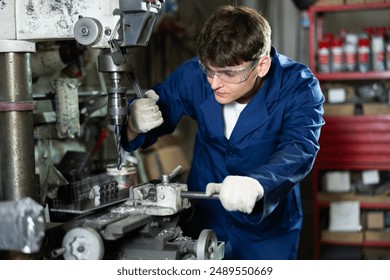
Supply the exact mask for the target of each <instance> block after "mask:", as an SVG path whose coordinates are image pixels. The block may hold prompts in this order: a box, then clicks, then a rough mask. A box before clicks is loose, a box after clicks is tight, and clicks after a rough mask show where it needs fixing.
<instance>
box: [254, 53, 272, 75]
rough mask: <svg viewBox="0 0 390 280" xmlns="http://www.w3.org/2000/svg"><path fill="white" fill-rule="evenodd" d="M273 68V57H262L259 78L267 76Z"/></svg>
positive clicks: (259, 64)
mask: <svg viewBox="0 0 390 280" xmlns="http://www.w3.org/2000/svg"><path fill="white" fill-rule="evenodd" d="M270 67H271V57H270V56H268V55H265V56H262V57H261V58H260V60H259V62H258V64H257V69H258V74H257V76H259V77H261V78H262V77H264V76H265V75H267V73H268V71H269V69H270Z"/></svg>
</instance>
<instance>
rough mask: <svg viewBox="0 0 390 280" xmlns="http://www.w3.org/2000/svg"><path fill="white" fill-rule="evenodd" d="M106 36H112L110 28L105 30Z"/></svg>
mask: <svg viewBox="0 0 390 280" xmlns="http://www.w3.org/2000/svg"><path fill="white" fill-rule="evenodd" d="M104 34H105V35H106V36H110V35H111V29H110V28H106V29H105V30H104Z"/></svg>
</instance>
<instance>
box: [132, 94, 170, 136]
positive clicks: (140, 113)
mask: <svg viewBox="0 0 390 280" xmlns="http://www.w3.org/2000/svg"><path fill="white" fill-rule="evenodd" d="M158 99H159V96H158V95H157V94H156V92H155V91H154V90H148V91H147V92H146V93H145V97H143V98H137V99H135V100H134V101H133V102H131V104H130V116H129V122H128V123H129V127H130V129H131V130H132V131H133V132H136V133H146V132H148V131H150V130H152V129H153V128H156V127H158V126H160V125H161V124H162V123H163V122H164V119H163V117H162V114H161V111H160V109H159V108H158V106H157V104H156V103H157V101H158Z"/></svg>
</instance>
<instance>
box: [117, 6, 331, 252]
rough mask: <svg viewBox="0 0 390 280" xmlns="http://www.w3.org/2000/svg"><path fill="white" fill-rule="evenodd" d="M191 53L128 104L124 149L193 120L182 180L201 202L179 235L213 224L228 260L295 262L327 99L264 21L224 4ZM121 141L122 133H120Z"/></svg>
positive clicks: (151, 140)
mask: <svg viewBox="0 0 390 280" xmlns="http://www.w3.org/2000/svg"><path fill="white" fill-rule="evenodd" d="M196 51H197V56H196V57H194V58H193V59H190V60H189V61H187V62H184V63H183V64H182V65H181V66H180V67H179V68H178V69H177V70H175V71H174V72H173V73H172V74H171V75H170V76H169V77H168V78H167V79H166V80H165V81H163V82H162V83H160V84H158V85H157V86H156V87H154V89H153V90H151V91H149V92H148V93H147V94H146V95H147V98H142V99H137V100H135V101H133V102H132V103H131V105H130V111H131V113H130V115H129V122H128V126H127V131H126V132H127V139H128V140H129V142H126V143H123V146H124V147H125V149H127V150H128V151H132V150H134V149H137V148H138V147H140V146H142V147H146V146H149V145H151V144H153V143H155V141H156V140H157V138H158V137H159V136H162V135H165V134H169V133H172V132H173V131H174V129H175V127H176V125H177V124H178V122H179V121H180V119H181V118H182V117H183V116H190V117H191V118H193V119H194V120H196V121H197V124H198V128H197V133H196V139H195V147H194V155H193V161H192V165H191V171H190V173H189V176H188V182H187V184H188V188H189V190H191V191H201V192H206V194H208V195H212V194H213V193H219V194H220V201H218V200H206V199H205V200H200V201H199V203H198V204H196V205H195V209H194V217H193V218H192V220H191V221H189V222H188V224H187V225H186V226H185V227H184V233H185V234H186V235H190V236H193V237H194V238H196V237H198V236H199V233H200V231H201V230H202V229H205V228H208V229H212V230H213V231H214V232H215V233H216V234H217V237H218V240H222V241H225V242H226V245H225V258H226V259H295V258H296V257H297V250H298V243H299V236H300V232H301V227H302V208H301V200H300V190H299V188H300V187H299V183H300V181H301V180H302V179H303V178H304V177H305V176H306V175H307V174H308V173H309V172H310V170H311V168H312V166H313V163H314V160H315V157H316V154H317V152H318V150H319V145H318V139H319V136H320V129H321V126H322V125H323V124H324V121H323V118H322V116H323V107H322V105H323V102H324V97H323V94H322V92H321V89H320V86H319V82H318V80H317V79H316V78H315V77H314V76H313V74H312V73H311V71H310V70H309V68H308V67H306V66H305V65H302V64H300V63H297V62H294V61H293V60H291V59H289V58H288V57H286V56H283V55H281V54H278V53H277V51H276V50H275V48H274V47H272V46H271V29H270V26H269V24H268V22H267V21H266V19H265V18H264V17H262V16H261V15H260V14H259V13H258V12H256V11H255V10H253V9H251V8H248V7H233V6H222V7H220V8H219V9H218V10H216V11H215V12H214V13H213V14H212V15H211V17H210V18H209V19H208V20H207V21H206V23H205V25H204V27H203V29H202V30H201V32H200V34H199V37H198V40H197V45H196ZM122 138H125V137H122Z"/></svg>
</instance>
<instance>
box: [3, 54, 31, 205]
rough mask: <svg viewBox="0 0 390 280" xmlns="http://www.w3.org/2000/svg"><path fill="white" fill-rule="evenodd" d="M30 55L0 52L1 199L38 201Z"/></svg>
mask: <svg viewBox="0 0 390 280" xmlns="http://www.w3.org/2000/svg"><path fill="white" fill-rule="evenodd" d="M30 55H31V54H30V53H24V52H6V53H0V108H1V109H0V127H1V129H2V131H3V134H4V135H3V136H2V137H0V149H1V155H2V156H1V166H0V168H1V170H2V176H1V188H2V197H1V198H0V199H2V200H16V199H20V198H23V197H31V198H33V199H35V200H38V196H37V191H36V182H35V159H34V137H33V109H34V102H33V98H32V77H31V70H30Z"/></svg>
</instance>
